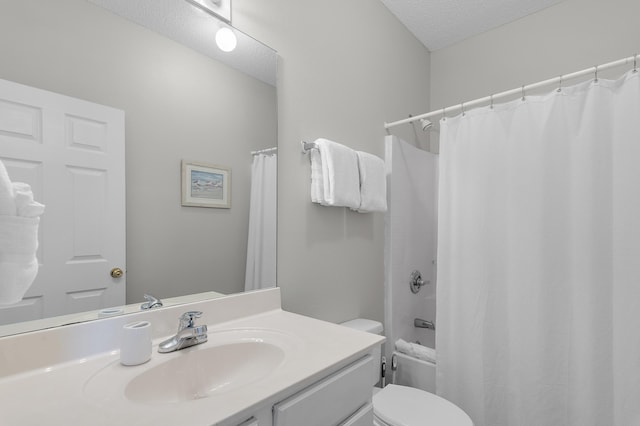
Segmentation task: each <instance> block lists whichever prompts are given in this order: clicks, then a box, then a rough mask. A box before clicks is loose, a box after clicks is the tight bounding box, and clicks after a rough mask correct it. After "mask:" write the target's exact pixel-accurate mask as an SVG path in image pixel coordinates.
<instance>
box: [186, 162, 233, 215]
mask: <svg viewBox="0 0 640 426" xmlns="http://www.w3.org/2000/svg"><path fill="white" fill-rule="evenodd" d="M182 205H183V206H187V207H211V208H216V209H230V208H231V169H230V168H228V167H224V166H219V165H216V164H208V163H201V162H196V161H186V160H182Z"/></svg>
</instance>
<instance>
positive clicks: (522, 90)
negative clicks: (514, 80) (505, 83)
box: [522, 84, 525, 102]
mask: <svg viewBox="0 0 640 426" xmlns="http://www.w3.org/2000/svg"><path fill="white" fill-rule="evenodd" d="M524 101H525V99H524V84H523V85H522V102H524Z"/></svg>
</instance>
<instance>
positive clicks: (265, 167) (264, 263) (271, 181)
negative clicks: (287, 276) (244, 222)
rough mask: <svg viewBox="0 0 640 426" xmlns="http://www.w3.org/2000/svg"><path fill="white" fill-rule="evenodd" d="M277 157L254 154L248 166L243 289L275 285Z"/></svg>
mask: <svg viewBox="0 0 640 426" xmlns="http://www.w3.org/2000/svg"><path fill="white" fill-rule="evenodd" d="M277 170H278V157H277V156H276V155H275V154H271V155H265V154H256V155H254V157H253V163H252V165H251V206H250V210H249V237H248V241H247V268H246V273H245V284H244V289H245V290H247V291H248V290H257V289H261V288H270V287H275V286H276V225H277V223H276V222H277V217H276V212H277V209H276V206H277V188H276V187H277Z"/></svg>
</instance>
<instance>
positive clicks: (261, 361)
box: [124, 342, 285, 403]
mask: <svg viewBox="0 0 640 426" xmlns="http://www.w3.org/2000/svg"><path fill="white" fill-rule="evenodd" d="M181 355H183V356H181V357H177V358H174V359H172V360H170V361H167V362H163V363H162V364H160V365H157V366H155V367H153V368H150V369H148V370H147V371H145V372H144V373H142V374H140V375H138V376H136V377H135V378H134V379H133V380H131V381H130V382H129V384H128V385H127V387H126V388H125V390H124V394H125V396H126V397H127V398H128V399H129V400H131V401H135V402H162V403H166V402H183V401H190V400H193V399H200V398H207V397H209V396H212V395H217V394H220V393H223V392H227V391H230V390H233V389H237V388H239V387H242V386H246V385H250V384H251V383H255V382H258V381H260V380H262V379H263V378H264V377H265V376H267V375H269V374H271V373H272V372H273V371H274V370H275V369H276V368H277V367H278V366H279V365H280V364H282V362H283V360H284V358H285V354H284V351H283V350H282V349H280V348H279V347H277V346H274V345H272V344H269V343H265V342H244V343H229V344H225V345H221V346H214V347H211V348H206V349H203V350H199V351H191V352H188V353H183V354H181Z"/></svg>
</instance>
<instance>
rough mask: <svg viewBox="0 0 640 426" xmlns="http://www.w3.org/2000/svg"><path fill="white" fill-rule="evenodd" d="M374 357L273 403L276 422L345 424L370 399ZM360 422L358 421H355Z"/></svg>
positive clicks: (281, 424)
mask: <svg viewBox="0 0 640 426" xmlns="http://www.w3.org/2000/svg"><path fill="white" fill-rule="evenodd" d="M372 368H373V358H372V357H371V356H370V355H367V356H365V357H364V358H361V359H360V360H358V361H356V362H355V363H353V364H351V365H348V366H347V367H345V368H343V369H342V370H340V371H338V372H336V373H334V374H332V375H330V376H329V377H326V378H324V379H323V380H320V381H319V382H316V383H315V384H313V385H311V386H309V387H308V388H306V389H304V390H302V391H300V392H298V393H296V394H295V395H292V396H290V397H289V398H287V399H285V400H284V401H282V402H280V403H278V404H276V405H275V406H274V407H273V426H300V425H305V426H328V425H343V424H345V425H346V424H348V423H346V422H347V421H349V419H350V417H352V416H353V415H354V414H356V413H357V412H358V411H359V410H360V408H362V407H363V406H365V405H367V403H369V402H371V390H372V386H371V369H372ZM352 424H357V423H352Z"/></svg>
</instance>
